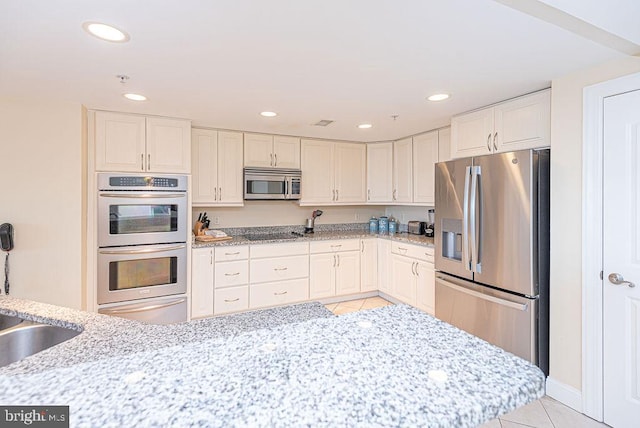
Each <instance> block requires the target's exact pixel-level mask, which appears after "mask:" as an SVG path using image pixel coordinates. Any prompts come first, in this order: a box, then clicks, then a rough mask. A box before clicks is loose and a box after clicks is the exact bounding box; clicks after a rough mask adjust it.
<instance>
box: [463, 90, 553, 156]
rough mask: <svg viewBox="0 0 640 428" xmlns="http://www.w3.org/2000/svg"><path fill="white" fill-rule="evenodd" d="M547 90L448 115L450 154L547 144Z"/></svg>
mask: <svg viewBox="0 0 640 428" xmlns="http://www.w3.org/2000/svg"><path fill="white" fill-rule="evenodd" d="M550 129H551V91H550V90H544V91H540V92H536V93H534V94H530V95H525V96H523V97H519V98H515V99H513V100H510V101H505V102H503V103H500V104H496V105H495V106H492V107H488V108H484V109H481V110H477V111H474V112H471V113H467V114H463V115H460V116H455V117H453V118H452V119H451V157H452V158H462V157H467V156H478V155H485V154H489V153H498V152H506V151H512V150H523V149H531V148H536V147H547V146H549V145H550V134H551V131H550Z"/></svg>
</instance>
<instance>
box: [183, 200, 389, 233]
mask: <svg viewBox="0 0 640 428" xmlns="http://www.w3.org/2000/svg"><path fill="white" fill-rule="evenodd" d="M316 209H320V210H322V211H323V214H322V216H321V217H319V218H318V219H316V225H319V224H336V223H366V222H367V221H368V220H369V218H370V217H371V216H372V215H375V216H376V217H379V216H381V215H384V207H376V206H345V207H340V206H333V207H322V206H318V207H313V206H311V207H300V206H299V205H298V203H297V202H292V201H245V205H244V207H238V208H214V207H210V208H196V209H194V210H193V219H194V221H195V220H196V219H197V218H198V214H199V213H200V212H206V213H207V216H208V217H209V218H210V219H211V225H210V226H209V227H210V228H211V229H213V228H221V227H222V228H224V227H251V226H289V225H300V226H304V223H305V220H306V219H307V218H310V217H311V213H312V212H313V211H314V210H316ZM356 215H357V216H358V217H357V218H356ZM216 217H218V218H219V220H220V223H219V224H217V225H216V224H214V223H215V218H216Z"/></svg>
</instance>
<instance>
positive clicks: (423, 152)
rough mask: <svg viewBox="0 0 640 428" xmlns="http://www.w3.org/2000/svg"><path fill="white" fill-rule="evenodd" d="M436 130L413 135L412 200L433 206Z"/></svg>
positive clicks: (436, 150) (434, 196)
mask: <svg viewBox="0 0 640 428" xmlns="http://www.w3.org/2000/svg"><path fill="white" fill-rule="evenodd" d="M437 162H438V131H432V132H429V133H426V134H421V135H417V136H415V137H413V202H414V203H419V204H425V205H430V206H433V205H434V204H435V200H436V178H435V176H436V163H437Z"/></svg>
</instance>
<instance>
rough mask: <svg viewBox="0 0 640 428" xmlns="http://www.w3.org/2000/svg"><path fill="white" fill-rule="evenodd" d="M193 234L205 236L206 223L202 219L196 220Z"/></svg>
mask: <svg viewBox="0 0 640 428" xmlns="http://www.w3.org/2000/svg"><path fill="white" fill-rule="evenodd" d="M193 234H194V235H195V236H203V235H204V225H203V223H202V222H201V221H196V225H195V226H193Z"/></svg>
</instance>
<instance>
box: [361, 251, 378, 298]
mask: <svg viewBox="0 0 640 428" xmlns="http://www.w3.org/2000/svg"><path fill="white" fill-rule="evenodd" d="M377 289H378V239H377V238H370V239H361V240H360V291H361V292H363V293H364V292H367V291H376V290H377Z"/></svg>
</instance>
